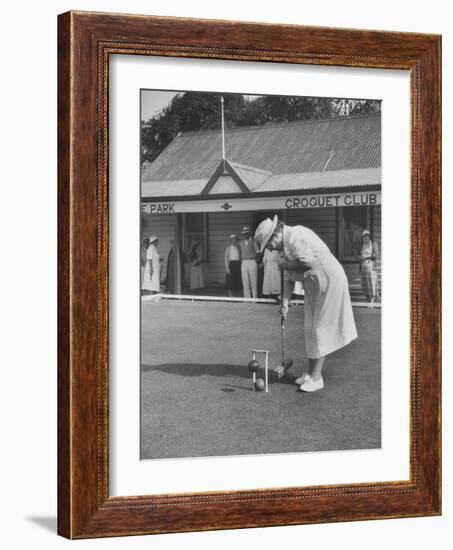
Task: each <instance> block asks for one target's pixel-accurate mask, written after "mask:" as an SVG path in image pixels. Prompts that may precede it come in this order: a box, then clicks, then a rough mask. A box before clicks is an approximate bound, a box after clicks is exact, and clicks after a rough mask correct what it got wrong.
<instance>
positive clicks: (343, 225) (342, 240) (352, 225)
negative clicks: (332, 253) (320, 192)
mask: <svg viewBox="0 0 453 550" xmlns="http://www.w3.org/2000/svg"><path fill="white" fill-rule="evenodd" d="M339 216H340V219H339V249H340V250H339V252H340V260H356V259H357V255H358V254H359V249H360V236H361V234H362V231H363V230H364V229H370V227H371V208H370V207H369V206H344V207H342V208H340V211H339Z"/></svg>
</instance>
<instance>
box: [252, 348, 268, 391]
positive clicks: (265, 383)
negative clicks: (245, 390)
mask: <svg viewBox="0 0 453 550" xmlns="http://www.w3.org/2000/svg"><path fill="white" fill-rule="evenodd" d="M259 353H262V354H264V391H265V392H268V391H269V351H268V350H267V349H253V350H252V360H253V361H256V355H257V354H259ZM255 382H256V372H252V388H253V391H255Z"/></svg>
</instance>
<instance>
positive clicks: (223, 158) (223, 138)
mask: <svg viewBox="0 0 453 550" xmlns="http://www.w3.org/2000/svg"><path fill="white" fill-rule="evenodd" d="M223 103H224V100H223V96H220V108H221V113H222V161H223V171H224V172H225V121H224V112H223Z"/></svg>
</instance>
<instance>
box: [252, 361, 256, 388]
mask: <svg viewBox="0 0 453 550" xmlns="http://www.w3.org/2000/svg"><path fill="white" fill-rule="evenodd" d="M252 359H253V360H254V361H256V353H255V352H254V351H253V352H252ZM255 382H256V372H255V371H253V373H252V390H253V391H255Z"/></svg>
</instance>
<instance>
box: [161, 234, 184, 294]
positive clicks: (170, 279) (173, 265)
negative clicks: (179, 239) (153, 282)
mask: <svg viewBox="0 0 453 550" xmlns="http://www.w3.org/2000/svg"><path fill="white" fill-rule="evenodd" d="M177 252H178V253H179V275H180V278H181V286H184V280H183V278H184V277H183V267H184V260H183V258H182V254H181V252H180V251H179V249H178V250H177V249H176V241H175V239H170V250H169V252H168V256H167V272H166V275H165V292H167V294H175V292H176V273H177V272H176V270H177V256H176V254H177Z"/></svg>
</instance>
